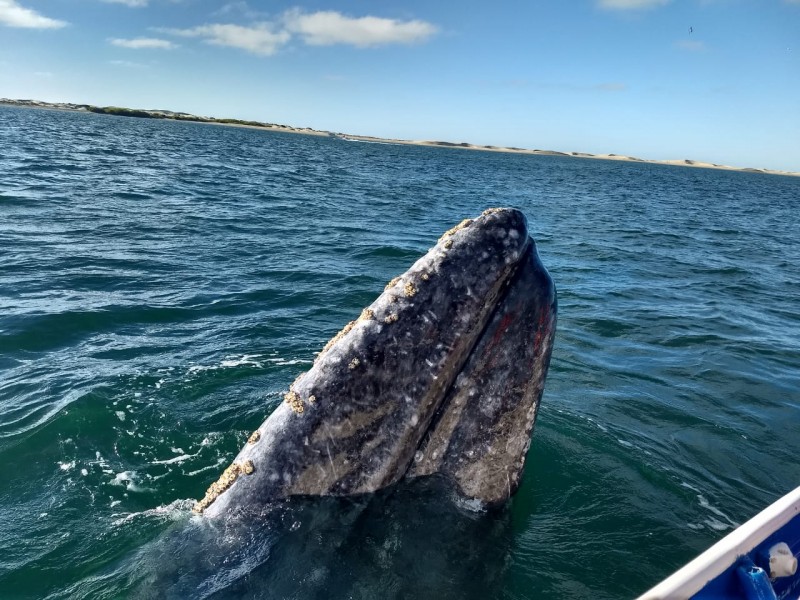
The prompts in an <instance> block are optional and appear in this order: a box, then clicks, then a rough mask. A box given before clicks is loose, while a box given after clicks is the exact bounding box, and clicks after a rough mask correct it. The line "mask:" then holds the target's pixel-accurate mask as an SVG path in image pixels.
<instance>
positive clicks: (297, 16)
mask: <svg viewBox="0 0 800 600" xmlns="http://www.w3.org/2000/svg"><path fill="white" fill-rule="evenodd" d="M283 20H284V23H285V25H286V28H287V29H288V30H289V31H291V32H292V33H296V34H298V35H299V36H300V37H302V38H303V41H305V43H306V44H309V45H311V46H331V45H333V44H346V45H351V46H357V47H359V48H366V47H368V46H381V45H384V44H413V43H415V42H422V41H424V40H426V39H428V38H429V37H431V36H432V35H433V34H434V33H436V31H437V28H436V27H435V26H434V25H432V24H430V23H427V22H425V21H419V20H415V21H397V20H395V19H384V18H380V17H369V16H367V17H359V18H353V17H348V16H345V15H343V14H341V13H338V12H334V11H319V12H315V13H303V12H302V11H300V10H297V9H295V10H291V11H288V12H286V13H285V14H284V16H283Z"/></svg>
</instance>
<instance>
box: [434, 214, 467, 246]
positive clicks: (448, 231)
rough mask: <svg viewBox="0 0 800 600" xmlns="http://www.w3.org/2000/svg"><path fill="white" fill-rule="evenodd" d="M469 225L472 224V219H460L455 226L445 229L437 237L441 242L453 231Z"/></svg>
mask: <svg viewBox="0 0 800 600" xmlns="http://www.w3.org/2000/svg"><path fill="white" fill-rule="evenodd" d="M470 225H472V219H464V220H463V221H461V223H459V224H458V225H456V226H455V227H452V228H451V229H448V230H447V231H445V232H444V233H443V234H442V237H440V238H439V241H440V242H441V241H442V240H443V239H445V238H449V237H450V236H451V235H453V234H454V233H455V232H457V231H461V230H462V229H466V228H467V227H469V226H470Z"/></svg>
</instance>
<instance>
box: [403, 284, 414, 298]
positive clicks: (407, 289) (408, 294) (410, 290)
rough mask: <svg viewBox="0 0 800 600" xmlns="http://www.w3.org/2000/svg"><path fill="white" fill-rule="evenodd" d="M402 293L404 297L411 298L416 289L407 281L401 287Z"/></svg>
mask: <svg viewBox="0 0 800 600" xmlns="http://www.w3.org/2000/svg"><path fill="white" fill-rule="evenodd" d="M403 293H404V294H405V295H406V297H407V298H413V297H414V296H415V295H416V293H417V288H415V287H414V284H413V283H411V282H410V281H409V282H408V283H406V285H405V286H404V287H403Z"/></svg>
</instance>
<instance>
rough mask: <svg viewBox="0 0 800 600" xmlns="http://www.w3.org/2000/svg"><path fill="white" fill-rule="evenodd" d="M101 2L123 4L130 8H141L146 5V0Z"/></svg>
mask: <svg viewBox="0 0 800 600" xmlns="http://www.w3.org/2000/svg"><path fill="white" fill-rule="evenodd" d="M103 2H107V3H108V4H124V5H125V6H130V7H131V8H142V7H144V6H147V3H148V0H103Z"/></svg>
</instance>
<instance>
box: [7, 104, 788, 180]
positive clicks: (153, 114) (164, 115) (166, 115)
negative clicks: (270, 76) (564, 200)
mask: <svg viewBox="0 0 800 600" xmlns="http://www.w3.org/2000/svg"><path fill="white" fill-rule="evenodd" d="M0 105H7V106H19V107H26V108H45V109H53V110H69V111H77V112H92V113H96V114H105V115H113V116H120V117H133V118H140V119H166V120H172V121H191V122H196V123H208V124H212V125H225V126H229V127H247V128H252V129H264V130H267V131H278V132H284V133H299V134H303V135H317V136H324V137H332V138H337V139H341V140H345V141H349V142H367V143H374V144H400V145H408V146H429V147H435V148H454V149H461V150H477V151H481V152H504V153H511V154H533V155H539V156H563V157H567V158H585V159H594V160H615V161H620V162H638V163H646V164H655V165H673V166H681V167H693V168H700V169H718V170H724V171H741V172H745V173H765V174H768V175H788V176H793V177H800V172H792V171H779V170H774V169H756V168H747V167H731V166H727V165H719V164H716V163H709V162H702V161H697V160H690V159H677V160H648V159H643V158H636V157H633V156H624V155H620V154H589V153H587V152H559V151H556V150H530V149H526V148H517V147H505V146H480V145H475V144H469V143H467V142H461V143H455V142H442V141H426V140H400V139H391V138H379V137H374V136H369V135H353V134H346V133H338V132H332V131H321V130H318V129H312V128H310V127H292V126H290V125H279V124H276V123H262V122H259V121H247V120H242V119H224V118H223V119H219V118H215V117H201V116H197V115H193V114H190V113H184V112H173V111H170V110H144V109H133V108H122V107H118V106H93V105H91V104H73V103H67V102H43V101H40V100H11V99H8V98H0Z"/></svg>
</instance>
